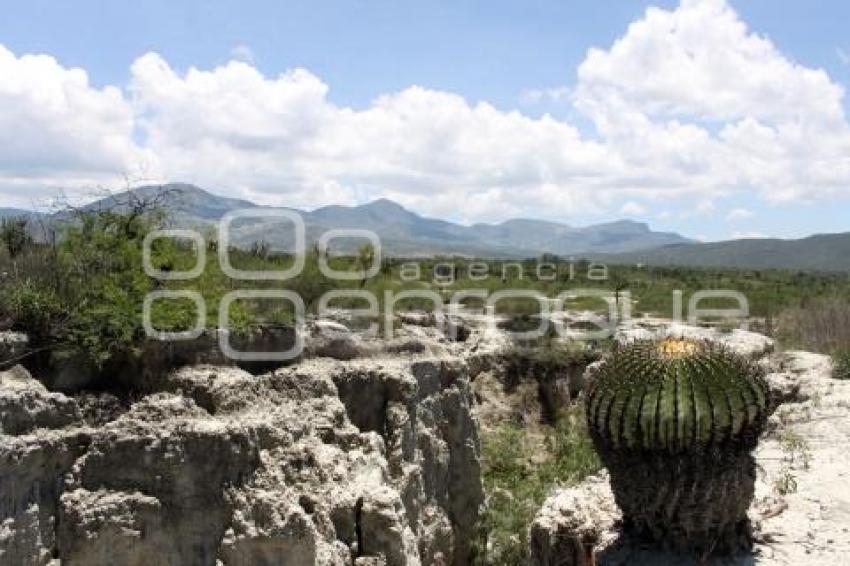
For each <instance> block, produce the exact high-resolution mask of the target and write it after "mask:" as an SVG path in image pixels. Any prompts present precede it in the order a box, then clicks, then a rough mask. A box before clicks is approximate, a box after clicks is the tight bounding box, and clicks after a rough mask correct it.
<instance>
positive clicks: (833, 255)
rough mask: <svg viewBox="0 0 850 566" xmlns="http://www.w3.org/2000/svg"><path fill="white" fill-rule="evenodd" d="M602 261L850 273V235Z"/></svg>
mask: <svg viewBox="0 0 850 566" xmlns="http://www.w3.org/2000/svg"><path fill="white" fill-rule="evenodd" d="M598 258H599V259H602V260H606V261H611V262H619V263H644V264H647V265H684V266H695V267H701V266H704V267H730V268H749V269H797V270H815V271H850V232H845V233H840V234H818V235H814V236H809V237H807V238H802V239H800V240H782V239H778V238H764V239H745V240H731V241H727V242H712V243H705V244H684V245H670V246H663V247H660V248H656V249H650V250H644V251H640V252H632V253H626V254H613V255H600V256H598Z"/></svg>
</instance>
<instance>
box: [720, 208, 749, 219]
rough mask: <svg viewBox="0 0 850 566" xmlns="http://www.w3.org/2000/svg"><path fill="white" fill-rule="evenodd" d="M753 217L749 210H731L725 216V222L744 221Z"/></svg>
mask: <svg viewBox="0 0 850 566" xmlns="http://www.w3.org/2000/svg"><path fill="white" fill-rule="evenodd" d="M753 216H755V214H754V213H753V212H752V211H751V210H747V209H746V208H733V209H732V210H730V211H729V213H728V214H727V215H726V221H727V222H737V221H738V220H746V219H747V218H752V217H753Z"/></svg>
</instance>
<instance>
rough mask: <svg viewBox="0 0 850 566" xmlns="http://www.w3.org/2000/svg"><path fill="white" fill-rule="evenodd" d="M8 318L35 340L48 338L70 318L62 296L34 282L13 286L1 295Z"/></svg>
mask: <svg viewBox="0 0 850 566" xmlns="http://www.w3.org/2000/svg"><path fill="white" fill-rule="evenodd" d="M0 302H2V305H3V310H4V313H3V315H4V316H7V317H9V318H11V319H12V322H13V325H14V326H15V327H17V328H19V329H21V330H25V331H26V332H27V333H28V334H30V335H31V337H33V338H35V339H39V338H43V337H46V336H48V335H49V334H50V333H51V331H52V330H53V329H54V328H55V327H56V326H57V325H58V324H60V322H61V321H62V320H64V319H65V318H66V316H67V313H66V312H65V309H64V307H63V305H62V303H61V301H60V300H59V297H58V296H57V295H56V294H55V293H54V292H53V291H52V290H51V289H48V288H43V287H39V286H37V285H35V284H33V283H31V282H25V283H22V284H18V285H10V286H9V287H7V288H4V289H3V291H2V293H0Z"/></svg>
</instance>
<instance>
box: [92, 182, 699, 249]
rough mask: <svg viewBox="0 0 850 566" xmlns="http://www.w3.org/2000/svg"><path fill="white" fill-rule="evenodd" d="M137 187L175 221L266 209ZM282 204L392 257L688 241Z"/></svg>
mask: <svg viewBox="0 0 850 566" xmlns="http://www.w3.org/2000/svg"><path fill="white" fill-rule="evenodd" d="M134 192H135V194H136V195H138V196H140V197H148V198H150V197H153V196H155V195H157V194H165V195H166V197H165V200H164V202H163V206H164V207H165V208H166V209H167V210H168V211H169V212H170V213H171V215H172V219H173V223H174V224H175V225H176V226H179V227H191V226H203V225H207V224H213V223H216V222H218V221H219V220H220V219H221V218H222V217H223V216H224V215H225V214H227V213H228V212H232V211H235V210H239V209H245V208H269V207H257V206H256V205H254V204H252V203H250V202H248V201H244V200H239V199H232V198H227V197H221V196H217V195H214V194H212V193H210V192H208V191H205V190H203V189H201V188H198V187H196V186H194V185H187V184H171V185H164V186H146V187H139V188H137V189H134ZM126 200H127V198H126V194H118V195H115V196H112V197H107V198H106V199H103V200H101V201H97V202H95V203H92V204H91V205H89V207H113V206H115V205H116V204H118V203H123V202H125V201H126ZM286 210H294V211H296V212H298V213H299V214H300V215H301V217H302V218H303V219H304V223H305V226H306V233H307V241H308V242H310V241H316V240H318V239H319V237H320V236H321V235H322V234H323V233H324V232H326V231H328V230H330V229H334V228H348V229H368V230H372V231H373V232H375V233H376V234H377V235H378V237H379V238H380V240H381V246H382V249H383V250H384V253H387V254H389V255H395V256H408V257H419V256H433V255H466V256H484V257H536V256H539V255H540V254H541V253H544V252H549V253H553V254H558V255H574V254H588V253H622V252H629V251H636V250H642V249H647V248H651V247H657V246H662V245H666V244H681V243H688V242H691V240H689V239H687V238H685V237H683V236H680V235H678V234H673V233H667V232H654V231H652V230H650V228H649V226H647V225H646V224H643V223H640V222H632V221H629V220H621V221H617V222H610V223H605V224H597V225H593V226H587V227H583V228H576V227H572V226H569V225H567V224H561V223H557V222H547V221H542V220H531V219H514V220H508V221H506V222H502V223H500V224H473V225H471V226H464V225H461V224H456V223H453V222H448V221H445V220H439V219H435V218H427V217H423V216H420V215H418V214H416V213H414V212H411V211H409V210H407V209H406V208H404V207H402V206H401V205H399V204H397V203H395V202H393V201H391V200H387V199H379V200H375V201H372V202H370V203H367V204H363V205H359V206H340V205H331V206H324V207H321V208H318V209H316V210H312V211H305V210H297V209H291V208H290V209H286ZM292 232H293V231H292V227H291V225H289V224H288V223H287V222H285V221H282V220H279V219H263V218H251V219H246V220H242V221H237V222H235V223H234V224H233V225H232V230H231V232H230V234H231V240H232V242H233V243H234V244H236V245H240V246H248V245H250V244H251V243H253V242H255V241H260V240H262V241H265V242H267V243H268V244H269V245H270V246H271V247H272V248H273V249H278V250H284V251H289V250H291V249H292V248H293V245H294V242H293V234H292ZM363 243H364V241H363V240H362V239H353V238H352V239H347V238H340V239H335V240H334V241H333V243H332V251H337V252H349V251H351V250H352V249H354V247H356V246H358V245H362V244H363Z"/></svg>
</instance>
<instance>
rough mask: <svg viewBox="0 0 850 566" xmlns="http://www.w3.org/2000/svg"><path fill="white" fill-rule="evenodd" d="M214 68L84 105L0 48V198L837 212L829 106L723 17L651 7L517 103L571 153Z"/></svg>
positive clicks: (50, 72) (842, 192)
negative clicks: (187, 188)
mask: <svg viewBox="0 0 850 566" xmlns="http://www.w3.org/2000/svg"><path fill="white" fill-rule="evenodd" d="M232 57H233V58H234V60H232V61H230V62H228V63H227V64H225V65H221V66H218V67H215V68H211V69H196V68H190V69H189V70H187V71H178V70H176V69H174V68H173V67H172V66H171V65H170V64H169V63H168V62H167V61H166V60H165V59H164V58H163V57H162V56H160V55H158V54H156V53H148V54H145V55H143V56H141V57H139V58H138V59H137V60H136V61H135V62H134V63H133V64H132V66H131V77H132V78H131V81H130V84H129V85H126V86H123V87H116V86H110V87H106V88H102V89H101V88H96V87H94V86H92V85H91V84H90V83H89V82H88V78H87V76H86V74H85V72H84V71H82V70H80V69H68V68H65V67H62V66H61V65H60V64H59V63H58V62H57V61H55V60H54V59H52V58H51V57H47V56H21V57H16V56H15V55H13V54H12V53H11V52H9V51H8V50H6V49H3V48H0V148H2V150H3V151H2V152H0V199H2V200H3V201H4V203H5V201H6V200H7V199H6V197H5V196H4V193H5V194H6V195H15V197H16V198H18V199H22V198H26V197H28V196H30V195H31V194H35V193H37V192H39V191H43V190H44V188H45V187H50V186H66V187H67V186H78V185H84V184H91V183H104V182H107V181H108V180H109V179H114V178H115V177H116V175H118V174H119V173H124V172H127V171H131V172H132V171H134V170H135V169H137V168H139V167H143V168H144V169H145V170H146V171H148V173H149V174H150V175H153V176H156V177H159V178H162V179H172V180H184V181H188V182H195V183H197V184H199V185H201V186H205V187H209V188H211V189H214V190H216V191H219V192H228V191H229V192H230V193H231V194H234V195H237V196H241V197H246V198H251V199H254V200H257V201H258V202H264V203H279V204H287V205H293V206H317V205H320V204H326V203H328V202H341V203H351V202H355V201H359V200H364V199H368V198H376V197H380V196H384V197H389V198H393V199H395V200H398V201H399V202H401V203H402V204H405V205H408V206H411V207H414V208H415V209H416V210H418V211H421V212H424V213H428V214H433V215H440V216H450V217H456V218H457V217H464V218H467V219H469V220H492V219H497V218H504V217H506V216H513V215H542V216H559V217H568V216H571V217H573V218H575V217H580V215H582V214H585V213H593V214H611V213H614V212H615V211H618V210H621V207H622V210H623V213H629V214H638V212H637V208H635V206H639V207H642V208H643V209H644V212H645V210H646V209H648V208H649V207H650V205H652V204H655V203H660V202H663V203H664V206H669V207H671V208H673V209H674V210H675V209H677V208H679V206H678V205H681V204H683V202H686V203H694V204H691V205H690V208H691V209H692V210H693V212H692V213H691V214H697V213H698V214H702V215H711V214H713V213H714V212H715V209H716V205H715V204H714V203H715V202H722V200H723V199H724V198H725V197H727V196H730V195H735V194H741V193H754V194H756V195H757V196H760V197H761V198H762V199H765V200H772V201H775V200H786V201H789V200H790V201H795V200H796V201H801V200H815V199H824V198H831V197H834V196H845V197H846V196H850V195H848V187H850V126H848V123H847V120H846V118H845V116H844V113H843V110H842V97H843V91H842V89H841V87H840V86H839V85H838V84H837V83H835V82H834V81H832V80H831V79H830V78H829V76H828V75H827V74H826V73H825V72H824V71H822V70H818V69H809V68H806V67H803V66H801V65H799V64H796V63H794V62H792V61H791V60H790V59H788V58H787V57H785V56H784V55H783V54H782V53H780V52H779V51H778V50H777V48H776V47H775V46H774V45H773V44H772V43H771V42H770V41H769V40H768V39H766V38H764V37H761V36H758V35H756V34H753V33H752V32H750V31H749V30H748V29H747V27H746V25H745V24H744V23H743V22H742V21H741V20H740V19H739V18H738V16H737V15H736V14H735V12H734V11H733V10H732V9H731V8H730V7H729V6H728V5H727V4H726V3H725V2H724V1H723V0H683V2H682V4H681V6H679V7H678V8H676V9H674V10H661V9H657V8H651V9H649V10H647V12H646V14H645V15H644V16H643V17H642V18H641V19H639V20H638V21H636V22H634V23H632V24H631V25H630V26H629V28H628V29H627V30H626V31H625V33H624V35H623V36H622V37H620V38H619V39H618V40H617V41H616V42H615V43H614V44H613V45H612V46H611V47H610V48H608V49H599V48H596V49H591V50H590V51H589V53H588V55H587V57H586V59H585V61H584V62H583V63H582V64H581V66H580V68H579V70H578V82H577V84H576V85H575V87H574V88H571V89H569V90H564V89H561V88H556V89H544V90H540V91H528V92H527V93H526V94H527V97H529V99H530V100H531V99H537V100H540V101H543V100H554V99H555V98H557V99H558V100H565V101H566V100H569V101H571V102H572V103H573V104H574V105H575V109H576V110H577V111H578V112H579V113H582V114H583V115H584V116H585V117H587V118H589V119H590V120H591V122H592V124H593V125H594V126H595V128H596V131H595V132H591V133H590V134H587V133H585V134H583V133H581V132H580V131H579V129H578V128H577V127H576V126H575V125H573V124H571V123H569V122H568V121H564V120H560V119H555V118H553V117H551V116H549V115H544V116H542V117H540V118H532V117H529V116H526V115H524V114H522V113H520V112H519V111H503V110H500V109H497V108H496V107H494V106H492V105H490V104H488V103H486V102H479V103H474V104H473V103H471V102H469V101H467V100H465V99H464V98H463V97H461V96H458V95H457V94H454V93H450V92H441V91H435V90H431V89H426V88H422V87H418V86H411V87H409V88H406V89H404V90H402V91H399V92H393V93H387V94H384V95H382V96H379V97H378V98H376V99H375V100H374V101H373V102H372V103H371V104H369V105H368V106H367V107H365V108H351V107H345V106H339V105H337V104H334V103H332V102H330V100H329V99H328V91H329V86H328V85H327V84H325V83H324V82H323V80H322V79H321V78H320V77H318V76H316V75H315V74H313V73H312V72H310V71H309V70H306V69H292V70H289V71H287V72H285V73H283V74H280V75H278V76H266V75H264V74H263V73H261V72H260V71H259V70H258V69H257V68H256V67H255V65H254V64H253V63H251V60H252V59H251V53H250V51H249V50H247V49H243V48H242V47H237V48H234V51H233V53H232ZM624 202H625V203H626V205H623V203H624ZM637 203H644V204H640V205H638V204H637ZM632 205H635V206H632ZM627 207H628V208H629V209H631V211H628V210H625V209H626V208H627Z"/></svg>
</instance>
